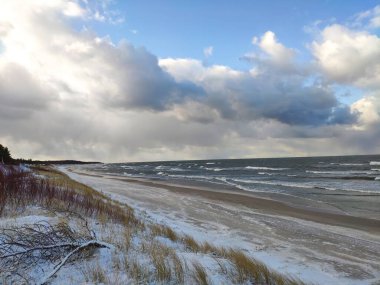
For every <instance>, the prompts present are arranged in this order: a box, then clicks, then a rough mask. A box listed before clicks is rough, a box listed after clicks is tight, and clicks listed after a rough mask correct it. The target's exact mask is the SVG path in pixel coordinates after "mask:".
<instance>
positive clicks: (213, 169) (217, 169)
mask: <svg viewBox="0 0 380 285" xmlns="http://www.w3.org/2000/svg"><path fill="white" fill-rule="evenodd" d="M204 169H206V170H210V171H223V170H229V168H209V167H205V168H204Z"/></svg>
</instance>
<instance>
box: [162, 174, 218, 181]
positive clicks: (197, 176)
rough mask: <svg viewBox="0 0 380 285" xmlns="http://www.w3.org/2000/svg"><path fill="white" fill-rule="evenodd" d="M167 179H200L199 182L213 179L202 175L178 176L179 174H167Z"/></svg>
mask: <svg viewBox="0 0 380 285" xmlns="http://www.w3.org/2000/svg"><path fill="white" fill-rule="evenodd" d="M168 176H169V177H174V178H185V179H201V180H212V179H214V177H211V176H203V175H179V174H168Z"/></svg>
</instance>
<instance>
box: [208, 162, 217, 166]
mask: <svg viewBox="0 0 380 285" xmlns="http://www.w3.org/2000/svg"><path fill="white" fill-rule="evenodd" d="M206 164H207V165H212V164H215V162H206Z"/></svg>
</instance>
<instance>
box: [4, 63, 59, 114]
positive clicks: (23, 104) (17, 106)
mask: <svg viewBox="0 0 380 285" xmlns="http://www.w3.org/2000/svg"><path fill="white" fill-rule="evenodd" d="M0 96H1V98H0V99H1V104H0V117H1V118H3V119H14V120H17V119H21V118H27V117H29V116H30V115H31V113H33V112H35V111H39V110H41V109H44V108H46V107H47V105H48V104H49V103H50V101H51V100H52V99H53V98H52V95H51V94H49V91H48V90H46V89H45V88H43V87H41V85H40V84H39V82H38V81H37V80H36V79H35V78H34V77H33V75H32V74H30V73H29V72H28V71H26V70H25V69H24V68H23V67H21V66H20V65H17V64H13V63H10V64H6V65H4V66H3V67H1V68H0Z"/></svg>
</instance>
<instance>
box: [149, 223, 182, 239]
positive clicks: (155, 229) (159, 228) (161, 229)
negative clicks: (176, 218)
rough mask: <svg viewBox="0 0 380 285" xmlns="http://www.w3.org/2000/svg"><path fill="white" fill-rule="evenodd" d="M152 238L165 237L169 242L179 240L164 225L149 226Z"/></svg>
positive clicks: (174, 233)
mask: <svg viewBox="0 0 380 285" xmlns="http://www.w3.org/2000/svg"><path fill="white" fill-rule="evenodd" d="M150 229H151V232H152V235H153V236H163V237H167V238H168V239H170V240H171V241H177V240H178V239H179V237H178V234H177V233H176V232H175V231H173V230H172V229H171V228H170V227H168V226H165V225H157V224H156V225H151V227H150Z"/></svg>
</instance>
